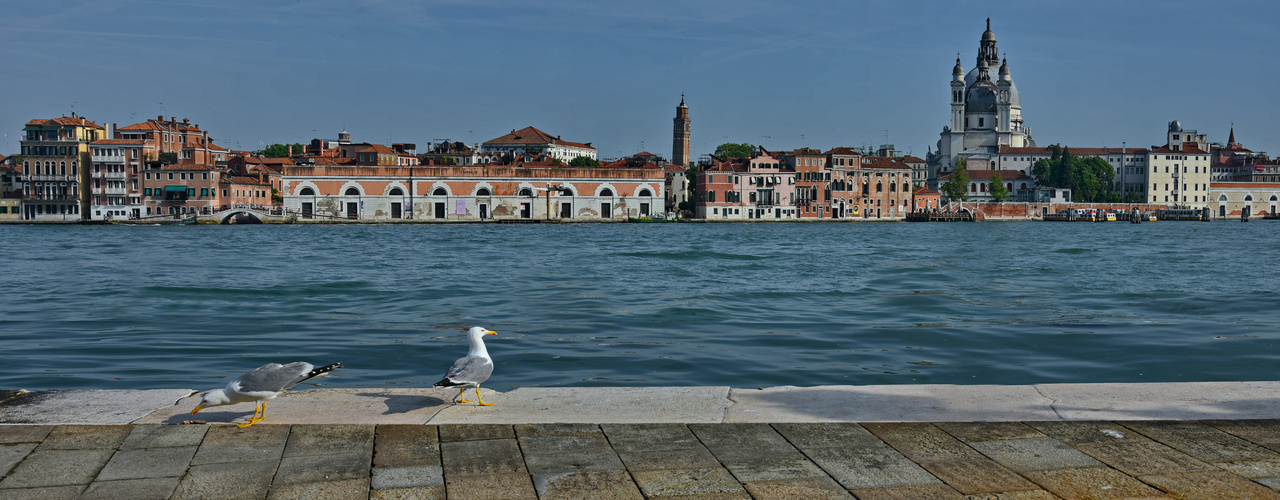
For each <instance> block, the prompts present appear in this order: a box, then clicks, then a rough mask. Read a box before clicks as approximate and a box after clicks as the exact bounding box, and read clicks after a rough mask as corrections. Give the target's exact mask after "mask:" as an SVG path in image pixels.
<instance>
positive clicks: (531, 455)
mask: <svg viewBox="0 0 1280 500" xmlns="http://www.w3.org/2000/svg"><path fill="white" fill-rule="evenodd" d="M521 432H522V431H521V430H520V429H516V434H517V435H519V436H521V437H520V451H521V452H522V453H523V454H524V463H525V465H526V466H527V467H528V468H529V473H531V474H549V473H561V472H576V471H584V470H610V469H623V468H624V467H623V465H622V461H621V460H619V459H618V454H617V453H614V451H613V448H611V447H609V441H608V440H606V439H605V437H604V433H603V432H601V431H600V429H599V428H595V430H594V431H582V432H577V431H574V432H568V433H566V434H565V435H561V436H555V435H549V434H546V433H540V434H538V436H537V437H524V434H522V433H521Z"/></svg>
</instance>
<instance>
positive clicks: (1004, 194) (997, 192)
mask: <svg viewBox="0 0 1280 500" xmlns="http://www.w3.org/2000/svg"><path fill="white" fill-rule="evenodd" d="M991 197H992V198H994V199H995V200H996V203H1000V202H1002V201H1004V200H1005V198H1008V197H1009V189H1008V188H1006V187H1005V186H1004V178H1002V177H1000V171H999V170H997V171H995V172H994V173H992V174H991Z"/></svg>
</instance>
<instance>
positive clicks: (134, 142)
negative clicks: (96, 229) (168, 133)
mask: <svg viewBox="0 0 1280 500" xmlns="http://www.w3.org/2000/svg"><path fill="white" fill-rule="evenodd" d="M89 146H90V150H91V152H92V162H93V166H92V168H91V171H90V172H89V178H90V182H91V185H90V186H89V196H90V197H91V200H90V213H89V218H90V219H93V220H104V219H125V218H130V217H132V218H137V217H141V215H142V213H143V212H144V211H145V206H144V205H143V204H142V193H143V191H142V189H143V188H142V186H141V182H140V181H141V178H142V175H141V173H140V171H139V169H140V168H141V166H142V164H143V162H144V161H145V160H144V159H143V158H144V157H143V155H144V154H146V152H149V151H151V148H149V147H148V146H147V143H146V141H144V140H142V139H100V140H97V141H93V142H92V143H90V145H89Z"/></svg>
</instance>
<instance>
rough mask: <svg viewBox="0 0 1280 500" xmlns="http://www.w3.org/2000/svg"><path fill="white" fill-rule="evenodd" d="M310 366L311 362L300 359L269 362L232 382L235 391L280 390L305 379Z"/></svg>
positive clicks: (258, 391) (261, 391)
mask: <svg viewBox="0 0 1280 500" xmlns="http://www.w3.org/2000/svg"><path fill="white" fill-rule="evenodd" d="M312 368H314V367H313V366H312V365H311V363H305V362H302V361H298V362H296V363H289V364H287V365H281V364H279V363H270V364H265V365H262V366H259V367H257V368H255V369H254V370H253V371H251V372H249V373H246V374H244V375H241V376H240V377H239V378H237V379H235V381H234V382H232V384H234V385H235V386H236V387H235V389H236V390H237V391H239V392H242V393H246V394H248V393H264V392H280V391H283V390H285V389H288V388H290V387H293V386H295V385H297V384H298V382H301V381H303V380H306V379H307V375H308V374H309V373H310V372H311V369H312Z"/></svg>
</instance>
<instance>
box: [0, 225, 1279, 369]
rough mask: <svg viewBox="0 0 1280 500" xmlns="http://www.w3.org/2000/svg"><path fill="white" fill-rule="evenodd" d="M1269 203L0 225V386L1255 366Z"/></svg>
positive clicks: (1267, 322)
mask: <svg viewBox="0 0 1280 500" xmlns="http://www.w3.org/2000/svg"><path fill="white" fill-rule="evenodd" d="M1278 234H1280V223H1276V222H1271V221H1254V222H1250V223H1247V224H1245V223H1239V222H1211V223H1196V222H1155V223H1151V222H1149V223H1144V224H1141V225H1131V224H1128V223H1115V222H1112V223H1105V224H1097V223H1093V224H1091V223H1047V222H1044V223H1042V222H985V223H952V224H942V223H929V224H908V223H851V224H850V223H838V224H822V223H817V224H814V223H770V224H661V225H658V224H559V225H490V224H485V225H478V224H466V225H259V226H244V225H241V226H184V227H175V226H155V227H153V226H144V227H139V226H85V227H81V226H24V225H0V241H3V242H4V245H3V248H4V258H3V261H0V262H3V264H0V269H3V277H4V280H3V284H4V286H3V288H2V290H3V293H2V294H0V297H2V298H0V353H2V354H3V355H0V388H23V389H32V390H35V389H65V388H92V389H140V388H191V389H208V388H214V387H219V386H221V385H223V384H225V383H226V377H227V376H234V375H236V374H239V373H242V372H244V371H246V370H249V369H252V368H254V367H256V366H258V365H261V364H263V363H267V362H272V361H277V362H289V361H295V360H306V361H310V362H313V363H329V362H334V361H342V362H343V363H344V364H345V365H346V366H345V367H344V368H343V369H341V370H338V371H337V372H334V375H335V376H333V377H327V378H323V379H320V380H319V382H320V384H321V385H323V386H326V387H422V386H429V385H431V384H432V383H434V382H435V381H437V380H439V379H440V378H441V376H442V375H443V373H444V370H445V369H446V368H447V367H448V366H449V364H450V363H451V362H452V361H453V360H454V359H456V358H458V357H460V356H461V355H463V354H464V353H465V352H466V340H465V338H464V336H463V330H464V329H465V328H466V327H469V326H472V325H482V326H486V327H489V328H492V329H495V330H497V331H498V332H499V335H498V336H496V337H488V346H489V351H490V353H491V354H492V355H493V356H494V358H495V361H496V364H497V367H496V369H495V371H494V376H493V378H492V379H491V380H490V381H489V383H487V384H485V387H487V388H492V389H497V390H500V391H506V390H511V389H513V388H516V387H523V386H647V385H729V386H733V387H757V386H776V385H818V384H924V383H930V384H1033V383H1056V382H1163V381H1223V380H1275V379H1277V377H1280V372H1278V370H1280V363H1277V361H1280V307H1276V306H1277V299H1278V298H1280V294H1277V290H1280V244H1277V243H1278V242H1280V238H1278V237H1277V235H1278Z"/></svg>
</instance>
